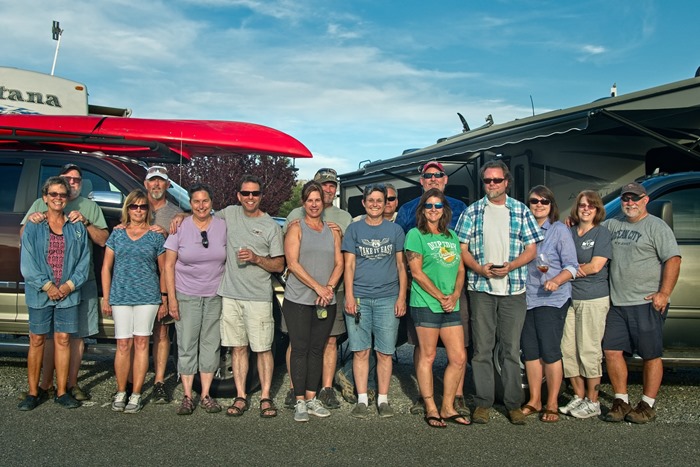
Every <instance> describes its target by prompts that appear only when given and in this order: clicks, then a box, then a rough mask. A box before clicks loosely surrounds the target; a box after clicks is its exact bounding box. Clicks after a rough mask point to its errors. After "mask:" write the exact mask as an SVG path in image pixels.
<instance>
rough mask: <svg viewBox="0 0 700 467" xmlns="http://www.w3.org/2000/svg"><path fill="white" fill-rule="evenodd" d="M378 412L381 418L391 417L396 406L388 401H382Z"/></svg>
mask: <svg viewBox="0 0 700 467" xmlns="http://www.w3.org/2000/svg"><path fill="white" fill-rule="evenodd" d="M377 412H379V416H380V417H381V418H389V417H393V416H394V408H393V407H392V406H390V405H389V403H388V402H382V403H381V404H379V406H378V407H377Z"/></svg>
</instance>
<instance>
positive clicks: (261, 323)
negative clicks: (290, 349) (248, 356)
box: [221, 297, 275, 352]
mask: <svg viewBox="0 0 700 467" xmlns="http://www.w3.org/2000/svg"><path fill="white" fill-rule="evenodd" d="M274 335H275V320H274V318H273V317H272V302H254V301H250V300H236V299H233V298H226V297H224V298H223V306H222V310H221V345H222V346H224V347H247V346H248V345H250V350H252V351H253V352H267V351H268V350H270V349H271V348H272V340H273V338H274Z"/></svg>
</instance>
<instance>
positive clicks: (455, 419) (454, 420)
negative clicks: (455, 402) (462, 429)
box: [443, 413, 472, 426]
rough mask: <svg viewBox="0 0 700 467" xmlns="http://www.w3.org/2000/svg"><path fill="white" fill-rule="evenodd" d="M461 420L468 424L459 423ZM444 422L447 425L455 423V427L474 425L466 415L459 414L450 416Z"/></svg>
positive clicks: (444, 418)
mask: <svg viewBox="0 0 700 467" xmlns="http://www.w3.org/2000/svg"><path fill="white" fill-rule="evenodd" d="M460 419H461V420H463V421H465V422H466V423H462V422H460V421H458V420H460ZM443 421H445V422H447V423H454V424H455V425H462V426H469V425H471V424H472V422H471V420H469V417H465V416H464V415H462V414H458V413H457V414H454V415H450V416H449V417H443Z"/></svg>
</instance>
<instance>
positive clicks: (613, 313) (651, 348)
mask: <svg viewBox="0 0 700 467" xmlns="http://www.w3.org/2000/svg"><path fill="white" fill-rule="evenodd" d="M667 315H668V305H667V306H666V308H665V309H664V311H663V312H660V311H656V309H655V308H654V306H653V305H652V303H651V302H649V303H645V304H644V305H630V306H611V307H610V311H608V316H607V319H606V321H605V335H604V336H603V350H622V351H623V352H624V353H625V354H627V355H632V354H633V353H637V354H638V355H639V356H640V357H642V359H643V360H652V359H655V358H659V357H662V356H663V353H664V338H663V332H664V321H666V316H667Z"/></svg>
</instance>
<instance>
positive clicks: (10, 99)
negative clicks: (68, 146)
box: [0, 67, 131, 117]
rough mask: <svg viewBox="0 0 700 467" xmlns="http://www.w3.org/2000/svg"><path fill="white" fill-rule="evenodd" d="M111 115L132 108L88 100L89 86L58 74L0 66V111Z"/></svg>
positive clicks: (121, 114) (11, 112)
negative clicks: (101, 104) (107, 105)
mask: <svg viewBox="0 0 700 467" xmlns="http://www.w3.org/2000/svg"><path fill="white" fill-rule="evenodd" d="M2 114H30V115H32V114H35V115H111V116H118V117H128V116H130V115H131V110H129V109H119V108H113V107H103V106H96V105H90V104H88V91H87V86H85V85H84V84H82V83H78V82H77V81H71V80H68V79H64V78H59V77H58V76H52V75H47V74H45V73H38V72H36V71H29V70H21V69H19V68H10V67H0V115H2Z"/></svg>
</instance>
